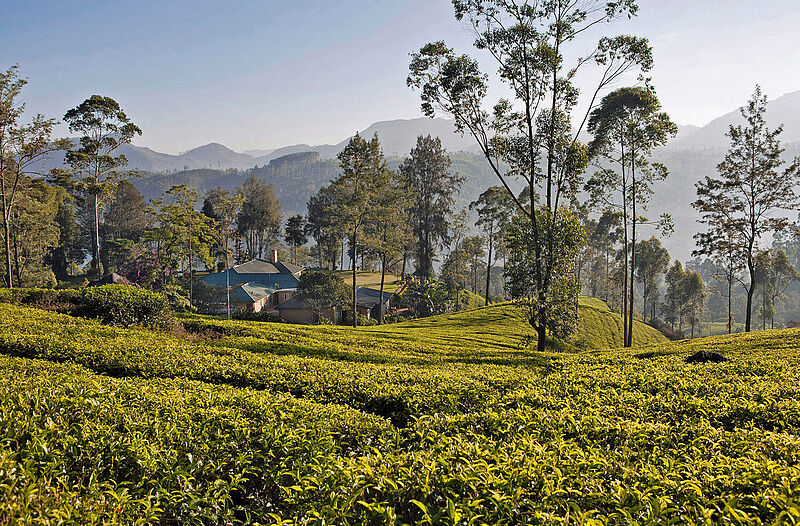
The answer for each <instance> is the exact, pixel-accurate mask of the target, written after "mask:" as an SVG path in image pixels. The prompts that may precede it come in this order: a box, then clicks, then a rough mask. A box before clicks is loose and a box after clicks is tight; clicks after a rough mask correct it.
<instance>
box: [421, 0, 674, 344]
mask: <svg viewBox="0 0 800 526" xmlns="http://www.w3.org/2000/svg"><path fill="white" fill-rule="evenodd" d="M453 5H454V7H455V13H456V18H457V19H458V20H460V21H463V22H465V23H466V25H467V26H468V27H469V28H470V29H471V30H472V31H473V33H474V35H475V47H476V48H477V49H478V50H481V51H485V52H487V53H486V54H487V55H488V57H489V58H490V59H491V60H493V61H494V62H495V63H496V66H497V68H498V69H497V71H498V75H497V76H498V78H499V80H500V81H501V82H503V83H504V84H505V85H506V86H507V87H508V90H509V93H510V95H511V96H510V98H508V99H502V100H500V101H498V102H497V103H496V104H495V105H494V107H493V108H492V111H491V112H489V111H487V110H486V108H485V99H486V96H487V93H488V76H487V75H486V74H485V73H483V72H482V71H481V69H480V66H479V64H478V62H477V61H476V60H475V59H473V58H471V57H470V56H468V55H459V54H457V53H456V52H455V51H454V50H453V49H451V48H449V47H447V46H446V45H445V43H444V42H433V43H430V44H427V45H425V46H423V47H422V48H421V49H420V51H419V52H418V53H414V54H413V55H412V61H411V64H410V74H409V77H408V84H409V86H412V87H414V88H418V89H420V90H421V98H422V110H423V112H424V113H425V114H426V115H429V116H433V115H434V114H435V113H436V112H437V111H440V112H442V113H445V114H447V115H449V116H450V117H452V118H453V119H454V120H455V122H456V126H457V128H458V129H459V130H460V131H462V132H465V133H469V134H470V135H472V136H473V137H474V139H475V140H476V143H477V144H478V146H479V148H480V150H481V152H482V153H483V154H484V157H485V158H486V160H487V162H488V163H489V165H490V167H491V168H492V170H493V171H494V172H495V174H496V175H497V177H498V179H499V181H500V182H501V183H502V187H503V188H504V189H505V192H506V194H505V195H506V197H507V198H508V199H509V200H510V201H511V202H512V203H513V204H514V206H515V209H516V216H515V218H514V220H513V221H512V222H511V226H510V230H509V233H508V235H507V237H506V239H507V250H508V254H509V257H508V264H507V265H506V267H507V268H506V269H505V271H506V272H505V273H506V276H507V279H508V281H509V290H510V292H511V294H512V295H513V296H514V297H516V298H518V299H519V300H520V303H521V304H523V305H525V306H526V307H527V309H528V314H529V320H530V323H531V325H532V326H533V327H534V329H535V330H536V331H537V334H538V341H537V348H538V350H540V351H543V350H544V349H545V346H546V343H547V337H548V333H550V334H553V335H556V336H560V335H565V334H569V333H570V332H571V331H572V330H573V329H574V327H575V324H576V323H577V294H578V288H579V287H578V278H577V275H578V272H577V268H576V267H577V262H578V256H579V253H580V251H581V249H582V246H583V244H584V229H583V226H582V225H581V223H580V219H579V212H578V208H579V206H578V204H577V203H578V198H579V192H580V191H581V190H582V189H583V186H584V184H583V179H584V174H585V172H586V170H587V168H588V166H589V163H590V162H592V161H593V160H595V159H599V158H601V157H602V158H604V159H605V160H606V161H608V162H610V161H614V162H616V163H617V165H616V167H615V166H614V165H612V164H606V167H605V169H604V170H603V171H602V172H601V173H600V174H598V175H597V176H596V178H595V180H594V181H593V182H592V184H591V185H590V189H592V190H594V191H595V194H597V195H596V197H597V201H601V199H599V197H600V195H599V194H603V196H604V197H605V199H603V200H602V201H605V205H606V206H607V207H616V208H618V209H620V210H621V211H622V213H623V221H624V223H625V224H624V230H625V232H624V238H625V243H626V247H625V248H626V251H627V252H628V253H630V256H626V258H625V259H626V263H625V265H624V266H625V267H626V268H628V269H629V270H630V271H631V274H632V268H633V266H634V264H635V261H634V259H635V253H636V251H635V245H636V233H635V232H636V230H635V229H636V225H637V223H638V222H639V219H638V215H637V214H638V213H639V212H640V210H641V207H642V202H643V198H644V197H645V196H646V195H647V187H648V185H649V183H650V182H651V181H653V180H655V179H657V178H661V177H665V175H666V172H665V170H663V167H660V166H657V165H654V164H653V163H650V162H649V160H648V155H649V153H650V151H651V150H652V148H653V147H655V146H656V145H658V144H660V143H661V142H663V141H664V140H665V138H666V136H667V135H668V134H669V133H672V132H673V131H674V125H673V124H672V123H671V122H669V119H668V118H667V117H666V115H665V114H664V113H663V112H662V111H661V110H660V106H659V104H658V100H657V98H656V96H655V93H654V90H653V88H652V86H650V85H649V83H646V85H645V87H644V88H638V87H636V88H622V89H620V90H617V91H615V92H614V93H612V94H610V95H607V96H606V98H605V99H604V100H603V103H602V104H601V105H600V107H599V108H596V103H595V101H596V100H597V99H598V97H600V95H601V93H602V92H603V91H604V90H606V89H607V88H609V87H610V86H611V85H612V84H614V83H616V82H617V81H619V80H621V79H623V78H625V76H626V75H627V74H629V73H631V72H640V73H646V72H647V71H649V70H650V69H651V68H652V63H653V58H652V49H651V48H650V46H649V43H648V42H647V40H646V39H643V38H637V37H632V36H618V37H603V38H601V39H600V41H599V42H598V43H597V46H596V47H595V48H594V49H593V50H591V51H589V52H588V53H585V54H583V53H581V51H580V50H578V49H577V48H576V46H575V44H576V40H577V37H578V36H579V35H581V34H582V33H584V32H585V31H587V30H589V29H590V28H593V27H595V26H597V25H599V24H604V23H607V22H611V21H614V20H618V19H624V18H630V17H632V16H634V15H635V14H636V13H637V11H638V7H637V5H636V2H635V1H634V0H629V1H625V2H611V1H608V2H606V1H599V0H594V1H588V2H562V1H556V2H538V1H537V2H514V1H511V2H508V1H505V0H489V1H486V0H457V1H454V2H453ZM567 54H570V55H572V54H578V55H579V59H578V60H577V62H574V61H572V60H569V61H567V60H566V59H565V57H566V55H567ZM590 66H596V70H597V71H596V73H597V74H596V78H597V79H598V80H597V84H596V85H595V87H594V89H593V90H592V91H591V92H590V98H591V100H590V104H589V109H588V110H587V111H586V112H585V113H583V114H577V109H576V108H577V102H578V94H579V90H578V89H577V87H575V85H574V83H573V81H574V78H575V76H576V74H577V73H578V71H579V70H583V69H586V68H589V67H590ZM574 117H577V118H574ZM590 117H591V120H590ZM587 122H588V124H589V126H590V131H591V132H593V133H594V135H595V139H594V141H593V142H592V144H591V145H585V144H582V143H581V141H579V140H578V137H579V136H580V134H581V133H582V132H583V131H584V130H585V129H586V127H587ZM619 150H623V151H619ZM513 178H517V179H519V180H521V182H522V184H523V185H524V186H525V189H526V192H524V194H523V195H527V202H526V201H524V200H523V199H522V196H519V195H517V194H516V193H515V192H514V191H513V190H512V187H511V186H510V184H509V180H511V179H513ZM612 194H624V198H623V199H622V200H621V201H619V200H617V199H613V198H612V197H611V195H612ZM629 223H630V238H629V237H628V236H629V233H628V232H629V230H628V228H627V227H628V224H629ZM628 261H630V262H628ZM624 278H625V283H628V281H629V279H628V276H624ZM630 288H631V289H632V287H630ZM626 296H629V298H628V300H626V301H624V302H623V304H624V305H625V309H627V310H626V322H625V324H624V325H625V327H626V338H625V339H626V344H630V337H629V334H630V332H631V331H630V326H631V324H632V316H633V306H632V301H633V295H632V294H626Z"/></svg>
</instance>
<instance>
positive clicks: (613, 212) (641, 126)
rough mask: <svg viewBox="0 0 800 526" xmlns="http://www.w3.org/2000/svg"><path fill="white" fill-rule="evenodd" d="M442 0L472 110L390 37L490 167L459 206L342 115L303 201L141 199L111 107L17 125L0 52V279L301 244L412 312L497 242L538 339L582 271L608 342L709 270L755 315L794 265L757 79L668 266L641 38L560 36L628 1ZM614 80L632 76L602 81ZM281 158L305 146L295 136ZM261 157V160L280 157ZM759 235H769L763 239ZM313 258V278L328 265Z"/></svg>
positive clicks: (562, 323)
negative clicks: (609, 315) (698, 225)
mask: <svg viewBox="0 0 800 526" xmlns="http://www.w3.org/2000/svg"><path fill="white" fill-rule="evenodd" d="M453 5H454V7H455V15H456V18H457V19H458V20H459V21H461V22H463V23H464V24H465V25H466V26H467V27H468V28H469V29H470V30H471V31H472V32H473V34H474V36H475V47H476V49H478V50H479V51H482V52H485V54H486V55H487V57H488V58H489V59H490V60H491V61H493V62H494V64H495V66H496V67H497V75H496V76H497V79H498V80H499V81H500V82H501V83H503V84H504V85H505V86H506V88H507V90H508V94H509V96H508V98H505V99H501V100H499V101H497V102H496V103H495V104H494V105H493V106H492V107H491V109H489V108H488V107H487V103H486V98H487V94H488V91H489V89H488V87H489V76H488V75H487V74H485V73H484V72H483V71H482V70H481V68H480V66H479V63H478V61H477V60H475V59H473V58H472V57H470V56H468V55H463V54H458V53H456V51H455V50H453V49H451V48H449V47H447V46H446V45H445V43H444V42H433V43H429V44H427V45H425V46H423V47H422V48H421V49H420V50H419V51H418V52H417V53H413V54H412V59H411V63H410V66H409V75H408V79H407V83H408V85H409V86H410V87H412V88H416V89H419V90H420V92H421V100H422V110H423V112H424V113H425V114H426V115H429V116H433V115H435V114H436V113H437V112H440V113H444V114H446V115H448V116H450V117H452V118H453V119H454V121H455V123H456V127H457V129H458V130H459V131H461V132H462V133H468V134H470V135H471V136H472V137H473V138H474V139H475V141H476V144H477V145H478V147H479V149H480V151H481V153H482V155H483V157H484V158H485V160H486V163H487V164H488V166H489V169H490V170H491V171H492V172H493V173H494V174H495V175H496V177H497V179H498V182H499V184H498V185H497V186H493V187H491V188H488V189H487V190H486V191H485V192H483V193H482V194H481V195H480V197H479V198H478V199H476V200H475V201H474V202H473V203H471V204H470V207H469V209H470V211H471V213H472V218H473V220H471V219H470V212H468V211H467V210H466V209H465V210H461V211H459V212H456V211H455V210H454V205H455V202H456V196H457V194H458V191H459V188H460V187H461V185H462V184H463V182H464V179H463V178H462V177H461V176H459V175H458V174H456V173H454V172H453V171H452V170H451V161H450V158H449V157H448V155H447V152H445V151H444V149H443V148H442V145H441V142H440V141H439V140H438V139H437V138H432V137H419V138H418V140H417V143H416V146H415V147H414V148H413V149H412V150H411V152H410V155H409V156H408V158H406V159H405V160H403V162H402V163H401V164H400V166H399V167H398V169H396V170H392V169H390V168H389V166H388V165H387V162H386V159H385V158H384V155H383V152H382V151H381V147H380V143H379V141H378V138H377V136H376V137H373V138H372V139H369V138H362V137H361V136H360V135H358V134H356V136H355V137H353V138H352V139H351V140H350V141H349V143H348V144H347V146H346V147H345V148H344V150H343V151H342V152H341V153H340V154H339V155H338V158H337V160H338V164H339V171H338V174H336V175H335V176H334V177H333V178H332V180H331V181H330V183H329V184H328V185H326V186H323V187H322V188H321V189H319V190H318V191H317V192H316V193H315V194H314V195H312V196H311V198H310V199H309V200H308V202H307V215H306V216H305V217H304V216H301V215H295V216H292V217H290V218H288V220H287V221H286V223H285V225H284V222H283V217H282V211H281V204H280V202H279V201H278V199H277V198H276V197H275V192H274V189H273V188H272V187H271V186H270V185H267V184H266V183H265V182H264V180H263V179H261V178H259V177H257V176H256V174H255V173H254V174H253V175H252V176H251V177H250V178H248V179H247V180H245V181H244V182H243V183H242V184H241V186H240V187H238V188H237V189H236V190H234V191H229V190H224V189H222V188H215V189H212V190H210V191H208V192H207V194H206V195H205V196H200V195H199V194H198V192H197V191H196V190H193V189H192V188H191V187H189V186H187V185H175V186H172V187H171V188H169V189H168V190H167V191H166V192H165V193H164V195H163V196H162V197H161V198H159V199H154V200H151V202H150V203H149V204H147V203H145V202H144V198H143V197H142V196H141V194H139V193H138V192H137V191H136V189H135V188H134V187H133V185H132V184H130V183H129V182H127V181H125V178H126V177H130V175H131V174H130V172H125V171H124V170H123V169H124V167H125V164H126V161H125V158H124V156H121V155H115V151H116V150H117V149H118V148H119V146H120V145H121V144H124V143H126V142H130V141H131V139H132V138H133V137H134V136H136V135H138V134H140V133H141V130H140V129H139V128H138V127H137V126H136V125H135V124H134V123H133V122H131V120H130V119H129V118H128V117H127V115H126V114H125V113H124V112H123V111H122V109H121V108H120V107H119V105H118V104H117V103H116V102H115V101H114V100H112V99H110V98H107V97H101V96H96V95H95V96H92V97H90V98H89V99H87V100H86V101H84V102H82V103H81V104H80V105H78V106H76V107H75V108H73V109H71V110H69V111H68V112H67V113H66V114H65V116H64V121H65V122H66V123H67V124H68V125H69V129H70V131H71V132H72V133H75V134H76V135H78V136H79V139H78V142H77V143H75V144H72V143H71V142H70V141H64V140H55V139H53V138H52V129H53V126H54V124H55V121H54V120H53V119H46V118H45V117H43V116H41V115H37V116H36V117H34V118H33V119H32V121H31V122H30V123H27V124H23V123H22V122H21V118H22V114H23V105H22V104H21V103H20V102H19V101H18V96H19V93H20V91H21V89H22V87H23V86H24V84H25V81H24V80H23V79H21V78H20V77H19V75H18V71H17V68H16V67H13V68H11V69H9V70H8V71H6V72H5V73H3V74H2V76H0V173H2V177H0V193H1V195H2V207H3V209H2V212H3V214H2V216H3V217H2V219H3V254H4V258H3V259H4V280H5V283H6V285H8V286H12V285H15V284H19V285H23V284H29V283H33V282H35V283H36V284H41V283H43V282H47V281H48V280H50V281H55V280H56V278H58V279H65V278H66V277H68V276H69V275H70V274H74V273H75V271H76V269H78V268H80V267H81V266H82V265H83V262H84V261H85V260H87V258H88V260H89V274H90V275H101V274H102V273H104V272H108V271H109V270H111V269H117V270H121V271H123V272H125V273H126V275H129V276H133V278H134V279H136V280H138V281H148V282H150V283H156V284H158V286H162V287H166V286H169V285H170V284H172V283H174V282H175V280H180V279H188V283H189V285H188V288H189V294H190V296H191V294H192V290H191V277H192V273H193V271H194V269H195V268H196V267H198V266H203V267H205V268H214V267H218V268H225V267H227V266H229V265H230V264H231V263H232V262H235V261H242V260H246V259H249V258H254V257H264V255H265V254H266V252H267V251H268V250H269V249H270V248H274V247H281V248H283V247H284V246H286V247H288V249H286V250H285V251H284V256H283V257H284V259H287V258H288V259H290V260H291V261H292V262H295V263H297V264H301V265H303V264H305V263H307V262H308V260H314V262H315V264H316V266H317V267H319V268H320V269H327V270H331V271H333V270H337V269H338V268H341V269H344V268H345V263H346V262H347V263H348V264H349V270H350V271H351V272H352V278H353V280H352V290H351V291H350V296H351V298H349V299H350V300H352V302H353V305H352V310H353V312H355V311H356V306H355V301H356V295H355V288H356V283H357V277H356V272H357V270H358V269H362V270H374V269H375V268H376V267H377V268H379V269H380V272H381V275H382V279H381V290H383V288H384V280H385V276H386V274H387V272H388V271H390V270H391V271H393V272H394V273H400V274H402V275H403V277H405V276H406V274H410V272H409V269H410V268H411V266H412V265H413V275H414V276H415V278H416V284H415V285H414V288H413V291H412V292H413V294H412V295H414V296H415V297H418V298H419V304H420V305H427V304H428V303H430V302H432V301H433V300H432V298H434V297H436V298H438V299H437V302H438V303H439V305H432V306H431V307H430V308H429V309H428V310H430V311H431V313H433V312H436V311H440V310H441V309H442V308H443V307H442V305H449V306H448V307H446V308H458V307H459V306H460V305H461V304H462V300H463V298H462V291H464V290H465V289H471V290H472V292H476V293H477V292H482V293H483V295H484V302H485V303H488V302H489V301H490V295H491V293H490V291H491V290H492V288H493V280H495V281H496V280H497V279H498V276H499V275H500V272H497V271H496V270H497V267H498V265H499V261H500V260H501V259H502V260H503V264H502V267H503V270H502V279H500V281H501V284H500V286H498V285H497V284H496V283H495V284H494V290H495V291H496V292H497V291H503V292H504V293H506V292H507V293H508V294H509V295H511V296H512V297H513V298H516V299H517V300H518V301H519V303H520V304H521V305H523V306H524V307H525V308H526V309H527V314H528V319H529V322H530V324H531V325H532V326H533V327H534V329H535V330H536V332H537V334H538V340H537V347H538V349H539V350H544V349H545V345H546V342H547V338H548V336H550V335H552V336H557V337H564V336H567V335H568V334H570V333H571V332H572V331H573V330H574V328H575V325H576V323H577V295H578V294H579V292H580V290H581V288H582V287H584V288H585V290H587V291H588V293H589V294H591V295H593V296H598V297H602V298H604V299H606V300H607V301H608V302H609V303H610V304H611V305H612V306H614V307H615V308H616V309H617V310H619V312H620V313H621V314H622V317H623V320H624V323H623V333H624V334H623V336H624V342H625V345H627V346H630V345H631V343H632V334H633V321H634V317H635V316H637V312H638V313H639V315H640V316H641V317H642V318H643V319H645V320H647V319H648V318H649V319H650V320H652V322H653V323H654V324H656V323H657V321H661V322H662V323H663V324H668V325H669V326H670V327H671V328H672V329H675V328H676V327H677V330H678V331H682V330H683V328H684V326H688V327H689V329H690V334H691V335H694V334H695V330H696V329H697V327H698V324H699V323H700V321H701V318H702V316H703V312H704V308H705V305H706V303H707V302H708V301H709V292H707V290H706V286H705V283H706V282H713V283H714V286H713V287H711V288H709V289H708V290H709V291H710V297H711V298H712V299H713V301H712V303H713V304H714V305H717V304H718V303H719V302H718V301H717V300H716V299H715V295H716V296H720V297H723V296H724V297H725V298H726V299H727V326H728V330H729V331H731V330H732V329H733V324H734V315H733V314H734V311H735V310H736V306H735V304H734V303H735V302H734V298H736V297H737V295H736V294H735V291H734V289H738V286H739V285H741V288H742V290H743V291H744V297H745V305H744V307H743V312H744V318H745V319H744V330H746V331H749V330H750V329H751V328H752V326H753V323H752V317H753V309H754V307H757V308H758V309H759V310H758V313H760V316H761V320H762V328H764V327H766V326H767V324H768V322H769V325H770V326H774V324H775V308H776V305H777V304H778V303H779V302H780V301H781V300H782V299H783V298H785V297H786V294H787V291H788V290H790V289H791V287H792V286H793V284H794V283H795V281H796V280H797V277H798V274H797V272H796V270H795V264H794V262H797V260H798V259H800V249H797V246H800V243H796V240H797V238H798V235H797V227H796V225H794V224H793V223H792V222H791V221H790V220H789V219H788V217H787V214H788V211H790V210H794V209H796V208H797V206H798V204H800V203H798V199H797V195H796V193H795V187H796V186H797V184H798V182H800V160H795V161H794V162H791V163H786V161H785V160H784V159H783V158H782V153H783V150H782V148H781V146H780V140H779V136H780V133H781V131H782V130H781V128H780V127H779V128H777V129H775V130H770V129H769V128H768V127H767V125H766V121H765V117H764V116H765V112H766V98H765V97H764V96H763V95H762V94H761V91H760V89H759V88H757V89H756V92H755V94H754V95H753V97H752V98H751V100H750V101H749V102H748V104H747V105H746V107H744V108H743V109H742V115H743V117H744V118H745V120H746V124H744V125H741V126H731V127H730V130H729V132H728V137H729V138H730V141H731V147H730V150H729V152H728V153H727V155H726V156H725V158H724V160H723V161H722V162H721V163H720V164H719V166H718V170H717V171H718V173H717V174H716V175H709V176H708V177H706V178H705V180H703V181H701V182H700V183H698V184H697V200H696V202H695V203H694V207H695V208H696V209H697V211H698V212H699V213H700V214H701V217H702V219H701V221H702V223H703V224H705V225H706V226H707V228H706V230H705V231H704V232H702V233H700V234H698V235H697V236H696V239H697V244H698V250H697V251H696V256H698V257H700V258H702V259H701V260H699V262H697V263H696V264H695V263H692V265H691V266H692V268H691V269H690V270H689V267H690V265H686V267H684V266H683V265H681V264H680V263H679V262H677V261H676V262H674V263H673V264H671V265H670V256H669V254H668V253H667V251H666V250H665V249H664V247H663V246H662V245H661V242H660V241H659V239H658V238H656V237H654V236H652V234H653V233H654V232H655V231H659V232H661V234H662V235H669V234H670V233H671V230H672V221H671V218H670V217H669V216H662V217H661V218H658V219H656V220H651V219H648V218H647V217H646V216H645V215H644V214H645V213H646V211H647V207H648V204H649V202H650V200H651V198H652V194H653V184H654V182H656V181H659V180H663V179H665V178H666V177H667V176H668V170H667V168H666V167H665V166H663V165H661V164H659V163H657V162H653V160H652V152H653V151H654V149H655V148H657V147H659V146H661V145H664V144H665V143H666V141H667V140H668V139H669V138H670V137H672V136H674V135H675V134H676V132H677V127H676V126H675V124H674V123H673V122H672V121H671V119H670V118H669V116H668V115H667V113H666V112H664V111H663V109H662V107H661V104H660V102H659V100H658V97H657V95H656V90H655V88H654V87H653V85H652V84H651V82H650V80H649V79H648V78H647V77H646V75H647V73H648V72H649V71H650V70H651V69H652V67H653V52H652V48H651V47H650V44H649V42H648V41H647V39H644V38H639V37H635V36H629V35H621V36H616V37H602V38H600V39H599V40H598V42H597V43H596V45H595V46H594V47H593V48H591V49H589V50H588V51H582V50H581V49H579V48H578V42H579V40H580V39H579V38H578V37H579V36H581V35H583V34H586V33H587V32H588V31H589V30H590V29H592V30H594V29H596V28H598V27H600V26H601V25H602V24H606V23H609V22H613V21H621V20H624V19H627V18H631V17H633V16H635V15H636V14H637V12H638V5H637V2H636V0H625V1H611V0H586V1H582V2H573V1H561V0H556V1H539V0H536V1H529V0H526V1H520V2H517V1H515V0H511V1H509V0H454V1H453ZM575 56H577V57H578V60H577V61H573V60H571V59H570V60H569V61H568V60H566V57H575ZM584 70H593V71H587V74H586V75H585V76H586V78H593V79H594V82H595V84H594V85H592V86H591V89H590V90H589V91H588V93H587V95H588V101H589V104H588V105H587V106H586V107H585V110H581V111H579V110H578V108H579V107H583V106H582V105H581V106H579V105H578V97H579V95H580V92H579V90H578V88H577V87H576V86H575V85H574V79H575V78H576V75H578V73H579V72H580V73H581V74H582V73H583V71H584ZM632 78H638V80H637V81H636V83H635V85H632V86H624V87H619V88H616V89H612V87H613V86H614V85H617V84H619V83H621V82H624V81H627V80H630V79H632ZM584 132H588V133H589V134H590V136H591V139H590V140H589V141H587V142H586V143H584V142H582V141H581V140H579V137H581V136H582V135H581V134H582V133H584ZM59 150H64V151H66V156H65V164H64V167H63V168H62V169H59V170H55V171H53V172H51V173H49V174H41V173H38V172H37V167H38V166H39V165H41V163H40V161H41V160H42V159H43V158H45V157H46V156H48V155H51V154H52V153H53V152H56V151H59ZM297 155H298V156H300V157H299V158H301V160H303V162H305V163H307V164H309V166H311V165H314V166H316V165H318V164H319V159H318V158H317V157H316V156H315V155H313V154H307V153H304V154H297ZM279 164H280V163H278V162H276V163H275V165H274V166H273V165H272V163H271V164H270V166H268V167H264V168H263V169H262V170H280V169H281V166H279ZM325 169H326V170H329V169H330V166H328V167H327V168H325ZM255 170H256V171H257V170H258V168H256V169H255ZM520 188H522V191H521V192H520V191H519V189H520ZM201 197H202V199H203V200H202V207H199V205H200V200H201ZM474 218H477V219H474ZM472 224H474V225H475V226H477V231H476V230H473V229H472V228H471V226H472ZM793 229H794V230H793ZM643 231H647V234H646V235H643ZM792 236H794V238H792ZM769 238H774V239H775V247H774V248H773V249H772V250H764V248H763V247H762V243H763V242H764V241H765V240H766V239H769ZM310 239H311V240H313V245H312V246H311V247H310V248H306V245H307V244H308V242H309V240H310ZM284 242H285V244H286V245H284V244H283V243H284ZM793 243H794V244H793ZM781 244H782V245H781ZM437 265H438V270H439V271H438V273H437V271H436V269H437ZM704 269H705V270H704ZM398 271H399V272H398ZM706 271H707V272H706ZM704 272H705V273H704ZM437 274H438V276H437ZM47 275H49V276H52V277H50V278H48V277H46V276H47ZM320 276H323V277H324V279H325V280H330V276H331V274H325V275H320ZM435 277H438V282H433V279H434V278H435ZM320 279H323V278H320ZM326 283H327V281H326ZM329 288H330V287H329ZM334 289H335V287H333V288H332V289H331V290H334ZM340 292H341V291H340ZM759 294H760V295H759ZM637 295H638V297H639V298H640V299H641V303H640V304H637V302H636V299H637ZM426 302H428V303H426ZM659 317H660V318H661V320H657V318H659ZM353 318H354V319H353V323H354V324H356V323H357V319H356V317H355V316H354V317H353Z"/></svg>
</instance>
